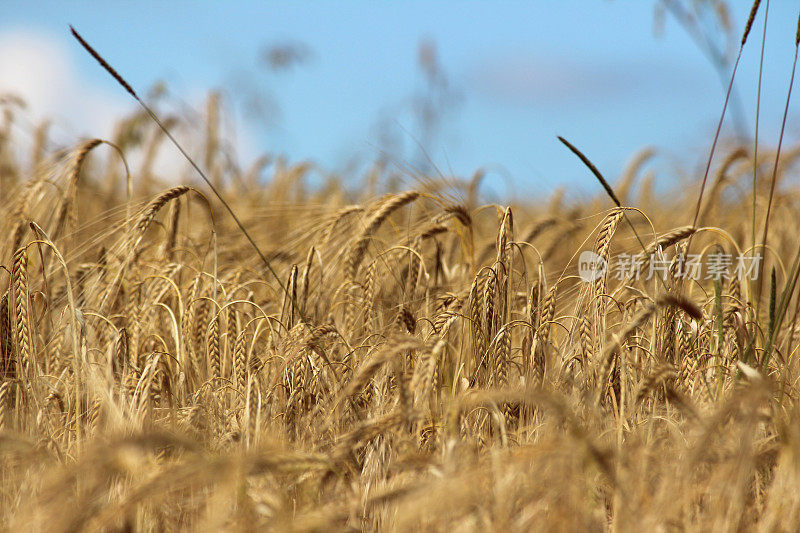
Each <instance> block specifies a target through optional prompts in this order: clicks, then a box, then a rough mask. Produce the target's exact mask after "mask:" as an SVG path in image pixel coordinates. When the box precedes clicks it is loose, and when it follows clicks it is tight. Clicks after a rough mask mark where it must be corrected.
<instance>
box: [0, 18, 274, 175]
mask: <svg viewBox="0 0 800 533" xmlns="http://www.w3.org/2000/svg"><path fill="white" fill-rule="evenodd" d="M68 44H71V43H65V42H63V41H61V40H59V39H57V38H56V37H53V36H51V35H48V34H46V33H42V32H39V31H33V30H29V29H16V30H6V31H3V32H0V96H2V95H4V94H12V95H15V96H18V97H20V98H22V100H23V101H24V102H25V104H26V107H25V109H24V110H23V111H22V112H21V117H22V118H21V119H20V120H19V121H18V124H19V128H18V129H17V130H18V131H17V132H15V133H16V138H15V139H14V146H15V149H16V151H17V153H18V154H19V155H20V156H21V157H23V158H25V157H27V154H28V153H29V148H30V144H31V143H32V142H33V138H32V134H31V132H32V130H33V128H34V127H35V126H36V125H38V124H39V123H41V122H42V121H43V120H49V121H50V122H51V128H50V131H49V134H50V140H51V141H53V142H54V143H56V144H57V145H59V146H65V147H71V146H76V145H77V144H79V143H80V142H81V141H82V140H83V139H85V138H100V139H112V138H113V135H114V125H115V124H116V123H117V122H118V121H119V120H120V118H122V117H124V116H126V115H130V113H131V112H132V111H134V110H136V109H137V107H138V105H137V104H136V103H135V102H132V101H131V99H130V98H129V97H128V95H127V94H125V93H124V92H123V91H121V90H120V91H117V92H116V93H115V92H113V91H109V90H107V89H101V88H99V87H97V86H96V85H94V84H93V83H92V82H91V81H90V80H87V79H85V78H83V77H81V74H80V72H79V69H78V68H77V64H76V57H79V56H78V54H77V53H76V54H70V53H69V49H68V48H67V46H68ZM80 53H82V51H81V52H80ZM84 59H85V61H86V62H88V63H91V67H93V68H94V67H96V68H98V69H99V67H97V65H95V64H94V60H93V59H91V58H90V57H89V56H88V55H86V56H85V58H84ZM139 89H146V87H142V88H139ZM207 94H208V92H207V90H205V89H200V88H196V89H192V90H191V91H189V94H188V95H187V98H186V102H187V103H188V104H189V106H191V107H192V108H193V109H195V110H196V111H197V112H198V113H201V114H202V113H204V112H205V108H206V99H207ZM224 111H232V109H231V108H230V107H229V108H228V109H224ZM167 114H169V112H167ZM179 114H180V112H179ZM165 116H166V115H165ZM230 118H232V117H226V119H230ZM235 126H236V127H235V128H234V129H235V131H233V132H231V133H232V134H233V138H231V139H229V141H230V142H231V143H235V145H236V148H237V150H236V151H237V153H238V156H239V160H240V163H241V164H242V166H243V167H245V168H247V166H248V165H249V163H250V161H252V160H253V159H254V158H255V157H256V156H257V155H258V153H259V151H258V150H257V148H256V146H257V144H258V143H257V142H255V140H254V137H253V133H252V132H251V131H249V129H248V128H247V127H245V125H244V124H243V123H242V122H241V121H237V123H236V124H235ZM20 130H21V131H20ZM25 130H28V131H27V132H25ZM174 133H175V134H176V135H177V136H178V138H179V140H180V142H181V143H182V144H183V145H184V147H185V148H186V149H187V150H188V151H189V153H190V154H194V153H197V150H199V149H201V148H200V146H201V145H202V142H201V136H202V129H200V130H199V131H197V130H191V129H190V131H187V130H186V128H176V130H175V132H174ZM224 133H228V132H223V134H224ZM125 156H126V159H127V161H128V163H129V165H130V168H131V170H132V171H133V172H134V173H136V172H137V171H138V170H139V168H140V164H141V161H142V158H143V153H142V152H141V151H140V150H134V151H132V152H129V153H126V154H125ZM113 157H116V156H113ZM188 168H189V167H188V164H187V163H186V162H185V160H184V159H183V158H182V156H180V154H179V153H178V152H177V150H176V149H175V148H174V147H172V146H169V143H167V142H163V143H162V145H161V147H160V148H159V151H158V156H157V157H156V160H155V164H154V171H155V173H156V175H158V176H162V177H164V178H165V180H167V181H179V180H182V179H183V178H184V177H187V176H191V179H195V178H196V176H194V173H193V172H189V171H188ZM134 179H136V176H134Z"/></svg>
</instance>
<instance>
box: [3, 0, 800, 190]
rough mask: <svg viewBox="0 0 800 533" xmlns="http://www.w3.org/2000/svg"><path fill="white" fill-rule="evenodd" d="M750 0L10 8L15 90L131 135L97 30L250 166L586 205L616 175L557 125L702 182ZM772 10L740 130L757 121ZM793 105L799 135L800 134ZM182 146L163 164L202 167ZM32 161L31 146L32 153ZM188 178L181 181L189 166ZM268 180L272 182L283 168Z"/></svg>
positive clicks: (589, 145) (664, 174)
mask: <svg viewBox="0 0 800 533" xmlns="http://www.w3.org/2000/svg"><path fill="white" fill-rule="evenodd" d="M750 7H751V2H750V1H749V0H731V1H727V2H722V1H714V0H637V1H635V2H634V1H623V0H581V1H577V0H564V1H559V2H503V3H489V2H481V3H478V2H474V3H473V2H456V1H449V2H445V1H439V2H394V3H389V2H355V1H353V2H321V1H317V2H242V1H230V2H216V3H212V2H188V1H170V2H155V1H141V0H140V1H137V2H109V3H106V4H101V3H98V2H68V3H67V2H41V1H39V2H16V3H10V2H5V3H4V4H3V6H2V7H0V95H16V96H18V97H21V99H22V101H19V100H16V99H13V100H12V99H9V98H8V97H7V96H6V97H5V99H4V100H3V105H4V106H16V107H17V109H16V110H15V113H14V117H15V118H14V120H15V124H14V128H15V130H17V131H16V132H15V134H16V135H18V137H20V138H24V137H25V136H27V137H29V138H30V141H31V143H33V138H32V137H33V135H34V133H33V132H34V131H35V128H36V127H37V126H40V125H41V124H42V121H44V120H48V121H49V126H48V128H49V135H50V139H51V141H50V142H53V143H56V145H57V146H56V147H58V146H64V147H71V146H74V145H75V144H76V143H77V142H79V141H80V139H82V138H85V137H101V138H113V137H114V135H115V134H118V132H115V131H114V128H115V127H118V126H115V124H118V122H119V121H120V119H121V118H122V117H125V116H129V115H131V114H132V113H134V112H135V111H136V110H137V106H136V104H135V102H134V101H132V100H131V99H130V97H129V96H128V95H127V94H126V93H125V92H124V91H123V90H122V89H121V88H120V87H119V86H117V85H116V84H115V82H114V81H113V80H112V79H111V78H109V76H108V75H107V74H106V73H105V72H103V71H102V70H101V69H100V68H99V67H98V65H97V64H96V63H95V62H94V61H93V60H92V59H91V58H90V57H89V56H88V55H87V54H86V53H85V52H84V51H83V50H82V49H81V47H80V46H79V45H78V43H77V42H75V41H74V40H73V39H72V37H71V36H70V34H69V28H68V25H69V24H73V25H74V26H75V28H76V29H77V30H78V31H79V32H80V33H81V34H82V35H83V36H84V38H86V39H87V41H88V42H90V43H91V44H92V45H93V46H94V47H95V48H96V49H97V50H98V51H100V53H101V54H103V55H104V56H105V57H106V59H107V60H108V61H109V62H110V63H111V64H112V65H113V66H114V67H115V68H117V69H118V70H119V71H120V73H122V75H123V76H124V77H125V78H127V79H128V81H129V82H130V83H131V84H132V85H133V86H134V88H135V89H136V90H137V91H138V92H139V94H140V95H146V97H147V99H148V100H149V101H151V102H153V104H154V105H155V107H156V108H157V109H158V110H159V112H160V113H164V114H165V115H169V116H173V117H176V120H177V121H178V122H180V123H181V124H182V125H183V127H184V128H197V127H200V126H202V124H203V122H204V121H205V120H206V119H207V118H208V113H209V109H212V107H210V106H209V102H210V101H213V102H214V103H215V104H218V109H219V110H220V112H219V115H220V117H221V118H220V119H219V120H220V121H221V126H220V127H221V131H222V132H223V134H222V135H221V138H223V139H225V143H226V146H225V149H226V150H227V151H228V152H229V154H230V156H231V158H232V159H234V160H238V161H241V162H242V164H244V165H246V164H247V162H248V161H252V160H254V159H256V158H258V157H259V156H261V155H263V154H269V155H271V156H282V157H284V158H285V159H286V160H287V161H288V162H291V163H296V162H298V161H303V160H310V161H313V162H314V163H316V164H317V165H318V166H319V168H320V169H321V172H323V173H337V174H339V175H342V176H344V177H345V178H347V179H351V178H352V180H353V183H356V180H357V179H360V177H362V176H363V175H364V174H365V173H366V172H368V170H369V168H371V166H372V165H374V164H375V163H376V162H377V163H379V164H381V165H384V166H385V167H386V168H387V169H389V170H391V171H392V172H394V173H395V175H396V176H397V179H398V180H401V181H406V182H408V183H413V181H414V180H416V179H419V176H421V175H434V176H445V177H460V178H468V177H469V176H471V175H472V174H473V173H474V172H475V171H476V170H478V169H484V170H485V172H486V179H485V182H484V185H483V187H484V188H485V191H484V192H485V194H488V195H490V196H496V197H503V198H508V199H513V198H518V197H529V196H547V195H550V194H551V193H553V192H554V190H556V189H557V188H559V187H566V188H567V189H568V191H569V196H570V197H572V198H574V199H576V200H580V199H581V198H584V197H588V196H593V195H594V194H595V193H596V192H597V187H598V185H597V184H596V182H595V181H594V179H593V178H591V176H590V175H588V173H587V172H586V170H585V169H584V168H583V167H582V165H581V164H580V163H579V162H578V161H577V159H576V158H575V157H574V156H573V155H572V154H570V153H569V152H568V151H567V150H566V149H565V148H564V147H563V146H562V145H561V144H560V143H559V142H558V141H557V139H556V136H557V135H562V136H564V137H566V138H567V139H569V140H570V141H571V142H573V143H574V144H575V145H576V146H578V147H579V148H581V150H583V151H584V153H586V154H587V156H589V157H590V158H591V159H592V160H593V161H594V162H595V163H596V165H597V166H598V167H599V168H600V169H601V170H602V171H603V172H604V173H605V174H606V175H607V176H609V177H615V176H617V175H619V174H620V173H621V171H622V169H623V168H624V166H625V164H626V162H627V161H628V160H629V159H630V158H631V157H632V156H633V155H634V154H635V153H636V152H637V151H640V150H641V149H643V148H645V147H648V146H650V147H654V148H655V149H656V150H657V156H656V157H654V158H653V159H652V160H650V161H649V162H648V169H649V171H650V172H651V173H652V174H653V175H654V177H655V184H656V187H658V188H661V189H662V190H668V189H669V188H671V187H674V186H676V185H680V184H681V183H682V182H691V183H695V182H697V181H699V179H700V178H701V177H702V170H703V168H704V164H705V160H704V159H705V158H706V157H707V154H708V150H709V148H710V145H711V142H712V139H713V135H714V130H715V128H716V123H717V120H718V119H719V115H720V112H721V109H722V104H723V99H724V94H725V89H726V87H727V82H728V79H729V76H730V71H731V69H732V66H733V60H734V59H735V57H736V52H737V51H738V46H739V40H740V39H741V33H742V30H743V27H744V24H745V21H746V19H747V15H748V13H749V10H750ZM769 7H770V10H769V18H768V26H767V30H768V31H767V36H766V45H765V56H764V77H763V86H762V101H761V126H760V128H761V129H760V141H761V142H762V143H764V145H766V146H772V145H774V144H775V143H776V142H777V137H778V133H779V129H780V120H781V116H782V113H783V107H784V105H785V98H786V91H787V88H788V82H789V75H790V72H791V62H792V58H793V54H794V38H795V29H796V24H797V15H798V14H797V9H798V6H797V3H796V2H793V1H790V0H773V1H772V2H770V6H769ZM763 11H764V10H763V6H762V12H761V13H759V17H758V19H757V21H756V24H755V25H754V27H753V31H752V33H751V36H750V39H749V41H748V45H747V47H745V49H744V54H743V56H742V63H741V65H740V70H739V73H738V75H737V78H736V84H735V89H734V98H733V101H732V103H731V107H730V108H729V112H728V115H727V117H726V121H725V125H724V129H723V138H725V139H737V138H738V139H750V138H752V136H753V133H754V130H755V110H756V91H757V84H758V65H759V57H760V53H761V38H762V32H763V29H764V17H763ZM795 110H796V106H792V108H790V115H789V121H788V124H787V135H786V140H787V142H790V143H791V142H796V141H797V140H798V139H799V138H800V135H798V133H799V132H798V127H797V123H796V122H795V121H794V120H793V118H795V117H796V116H797V113H796V111H795ZM171 150H172V149H171V148H164V149H163V151H164V152H165V153H164V154H161V155H160V158H161V167H160V168H161V172H162V173H163V174H170V173H176V172H177V173H179V172H183V171H185V169H182V165H183V163H182V162H180V161H179V160H178V159H177V158H174V157H172V156H171V155H170V154H169V153H166V152H171ZM20 157H24V154H22V155H20ZM179 178H180V176H178V179H179ZM263 179H265V180H266V179H269V172H268V170H265V172H264V176H263Z"/></svg>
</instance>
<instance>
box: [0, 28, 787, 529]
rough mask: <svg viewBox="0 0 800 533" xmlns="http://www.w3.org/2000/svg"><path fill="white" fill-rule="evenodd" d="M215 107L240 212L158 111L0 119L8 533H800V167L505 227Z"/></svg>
mask: <svg viewBox="0 0 800 533" xmlns="http://www.w3.org/2000/svg"><path fill="white" fill-rule="evenodd" d="M743 41H744V40H743ZM743 44H744V43H743ZM126 89H129V87H126ZM130 92H131V93H132V94H134V93H133V89H130ZM20 96H21V97H23V98H24V95H20ZM772 97H774V98H784V97H785V95H773V96H772ZM217 103H218V101H217V99H216V98H215V97H214V96H213V95H212V96H210V97H209V107H208V110H207V113H206V115H205V119H206V124H205V127H203V128H185V127H181V126H180V124H176V123H174V122H176V121H174V120H172V119H164V126H166V128H167V129H168V130H169V131H172V130H173V129H174V130H175V136H176V137H178V138H180V139H181V140H182V142H187V143H188V142H190V141H192V142H193V146H197V147H200V149H199V150H197V151H196V153H194V154H193V155H194V156H196V160H195V161H196V163H197V165H198V166H199V167H200V168H202V169H203V171H204V172H205V173H206V175H207V176H208V179H209V181H210V183H211V184H212V185H213V187H214V189H215V190H216V191H218V192H219V194H220V195H221V197H222V198H224V200H225V202H226V203H227V204H223V203H222V202H221V201H220V199H219V198H218V197H217V196H216V195H215V194H214V193H213V192H212V190H211V189H210V188H209V187H208V185H207V184H206V183H205V182H203V181H202V180H201V179H200V177H199V176H198V175H197V174H196V173H189V172H188V171H187V173H185V174H184V175H181V176H165V175H164V174H163V172H161V171H160V170H159V169H158V168H157V164H156V154H157V152H158V151H159V150H160V149H164V150H167V149H174V148H173V147H172V146H170V144H169V143H170V141H169V138H168V137H167V135H166V134H165V133H166V132H165V130H164V129H161V128H160V127H159V125H158V124H157V123H156V122H155V121H154V120H152V117H151V116H149V111H148V110H147V109H143V110H142V111H140V112H137V113H135V114H132V115H131V116H129V117H127V118H126V119H125V120H123V121H121V122H120V123H119V125H118V128H117V134H116V135H115V136H114V138H112V139H104V140H100V139H93V140H86V141H83V142H80V143H78V144H76V145H74V146H71V147H69V148H67V149H64V150H57V151H48V150H46V149H45V148H44V147H45V146H48V143H47V142H46V140H47V134H48V133H47V128H46V126H43V127H41V128H39V129H34V130H31V131H28V132H27V133H26V134H27V135H28V136H31V137H32V138H33V139H34V140H35V142H34V146H33V151H32V153H31V154H30V157H26V158H24V159H22V158H20V157H18V154H17V150H16V149H15V147H16V146H18V143H19V142H20V140H19V138H18V137H19V129H18V128H15V127H14V124H15V117H16V115H17V113H18V112H19V108H18V106H17V102H16V100H15V99H14V98H13V97H11V96H6V97H4V99H3V100H2V101H0V105H2V111H3V117H2V123H0V191H2V195H1V197H0V209H2V213H3V214H2V217H0V228H2V232H0V234H1V235H2V238H1V240H0V265H2V268H0V380H1V381H0V473H1V474H0V524H2V525H0V528H2V529H3V530H8V531H23V530H25V531H27V530H32V531H174V530H208V531H221V530H222V531H255V530H264V531H417V530H423V531H535V530H542V531H751V530H757V531H796V530H797V527H798V524H800V416H798V415H800V412H798V407H799V406H800V404H799V403H798V402H800V398H798V395H799V394H800V390H799V389H798V380H799V379H800V362H798V357H797V347H798V343H799V342H800V331H798V311H800V297H798V295H797V294H796V293H797V290H796V289H797V280H798V277H799V276H800V248H798V242H799V241H798V238H797V225H796V224H797V219H798V217H797V213H798V209H800V187H798V185H797V183H798V182H797V172H798V161H797V160H798V157H799V156H800V146H792V145H784V146H782V147H780V149H779V147H778V146H777V145H776V146H770V145H767V144H763V143H762V145H761V146H758V147H757V150H755V149H754V148H756V147H754V146H753V145H752V144H748V145H740V144H737V143H734V142H728V141H723V140H720V142H719V143H718V144H717V145H716V147H715V151H714V157H713V159H711V160H710V161H709V165H710V166H709V170H708V172H707V174H706V176H705V177H704V176H703V175H702V174H700V175H699V176H696V175H694V174H692V175H691V180H690V182H689V185H687V186H685V187H676V188H675V189H674V190H668V191H664V190H663V187H660V188H659V187H655V186H654V184H653V181H652V177H648V176H647V175H646V173H644V172H643V171H642V169H643V167H644V165H645V164H646V163H647V162H648V160H649V159H650V158H652V157H654V155H655V153H656V152H654V150H651V149H643V150H642V151H641V152H639V153H637V154H632V156H631V160H630V164H629V166H628V168H627V169H626V170H625V171H624V172H623V173H622V174H621V175H619V176H602V174H601V173H600V171H599V170H597V169H594V170H593V169H592V168H586V179H587V181H590V182H591V181H595V180H596V186H597V188H596V191H597V195H596V197H594V198H587V199H583V200H581V201H579V202H577V203H576V202H574V201H572V202H570V201H566V200H565V198H564V197H563V194H564V193H561V194H556V195H554V196H553V197H551V198H531V199H529V200H526V201H523V202H521V203H518V204H514V205H505V204H495V203H487V201H486V199H485V198H484V196H483V195H482V193H481V180H482V177H483V174H482V172H481V171H480V170H478V171H476V173H475V175H474V176H472V177H471V178H469V179H456V178H446V177H442V176H437V175H431V176H420V175H413V176H404V177H403V178H402V179H399V178H398V176H397V175H396V172H395V171H394V170H392V169H390V168H386V167H385V166H382V165H380V164H376V165H375V166H374V168H373V169H372V170H371V171H370V172H369V173H368V174H367V175H366V176H363V177H361V178H360V180H361V181H360V182H358V183H354V182H353V181H352V180H351V181H347V180H345V179H344V178H343V177H340V176H335V175H334V176H330V175H326V174H323V175H324V179H322V182H321V183H316V184H314V185H313V186H312V185H310V184H309V180H310V176H311V175H312V174H314V173H315V172H316V171H317V170H318V169H316V168H315V167H314V165H312V164H308V163H301V164H289V163H287V162H285V161H284V160H282V159H280V158H275V159H269V158H263V159H260V160H257V161H235V160H231V159H230V158H229V157H227V154H226V153H225V151H224V143H223V142H222V140H221V138H220V137H221V133H220V131H219V128H218V127H217V125H216V122H215V121H214V120H213V117H216V116H218V115H219V113H220V110H219V109H217V108H215V106H216V105H217ZM565 144H567V146H566V147H565V149H567V148H569V149H574V152H575V155H576V158H575V162H576V165H582V164H583V163H582V162H581V158H584V159H585V161H584V162H585V163H586V164H587V166H591V163H590V161H589V158H588V157H586V156H584V155H583V154H582V153H581V152H580V150H579V148H576V147H573V146H572V145H570V144H569V143H568V141H566V140H565ZM709 144H710V143H709ZM198 154H199V155H198ZM134 162H135V164H134ZM264 169H268V171H269V174H270V176H271V178H270V180H269V182H268V183H266V184H265V183H263V182H261V181H259V180H258V179H257V177H258V176H259V175H260V174H261V172H262V171H263V170H264ZM593 172H596V175H595V176H593ZM687 174H691V173H690V172H689V171H688V170H687ZM228 207H229V208H230V210H232V211H233V212H234V213H235V214H236V217H238V222H237V219H234V218H233V217H232V216H230V213H229V211H228ZM239 223H240V224H241V225H240V224H239ZM587 252H590V255H588V256H586V253H587ZM584 256H586V257H589V258H590V260H591V261H593V262H594V263H595V264H604V265H606V268H605V270H599V271H592V272H589V274H588V275H587V272H586V271H585V269H584V266H585V265H584V259H583V257H584ZM622 258H624V259H625V260H626V261H627V263H626V264H628V265H638V267H639V268H638V269H632V268H629V269H627V270H626V269H625V268H623V266H624V265H622V262H621V259H622ZM687 258H694V260H695V262H696V263H699V264H700V265H701V266H702V267H703V271H702V273H701V275H695V276H692V275H687V274H691V272H690V271H689V267H690V266H691V265H687V262H686V259H687ZM743 258H744V259H749V260H751V263H752V262H755V266H756V269H755V270H753V269H750V270H748V271H744V269H742V268H740V267H741V266H742V265H743V262H742V259H743ZM621 265H622V266H621ZM709 265H713V266H714V268H716V269H717V270H716V274H714V272H713V271H709V270H708V268H710V267H709ZM751 266H752V264H751Z"/></svg>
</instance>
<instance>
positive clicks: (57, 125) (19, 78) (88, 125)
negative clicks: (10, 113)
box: [0, 30, 131, 144]
mask: <svg viewBox="0 0 800 533" xmlns="http://www.w3.org/2000/svg"><path fill="white" fill-rule="evenodd" d="M7 93H11V94H14V95H16V96H19V97H21V98H22V99H23V100H24V101H25V103H26V104H27V108H26V112H25V114H26V116H27V117H28V118H29V119H30V120H31V121H33V122H37V123H38V122H39V121H41V120H44V119H48V120H51V121H53V123H54V128H53V131H52V134H53V136H54V137H55V139H54V140H56V142H60V143H66V144H74V143H75V142H77V140H78V139H79V138H80V137H86V136H89V137H104V138H108V137H110V135H111V133H112V131H113V124H114V122H115V121H116V120H118V119H119V117H120V116H122V115H123V114H125V112H126V111H129V110H130V109H131V105H130V103H128V102H126V101H125V98H124V97H122V96H119V97H118V96H116V95H113V94H110V93H106V92H104V91H102V90H99V89H97V88H96V87H93V86H92V85H91V84H89V83H87V82H86V81H85V80H82V79H81V78H80V76H79V74H78V71H77V68H76V67H75V64H74V62H73V58H72V57H71V56H70V55H69V54H68V53H66V51H65V50H64V48H63V46H62V44H61V43H60V42H59V41H58V40H56V39H54V38H53V37H51V36H49V35H47V34H44V33H40V32H34V31H31V30H10V31H5V32H3V33H2V34H0V94H7Z"/></svg>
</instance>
